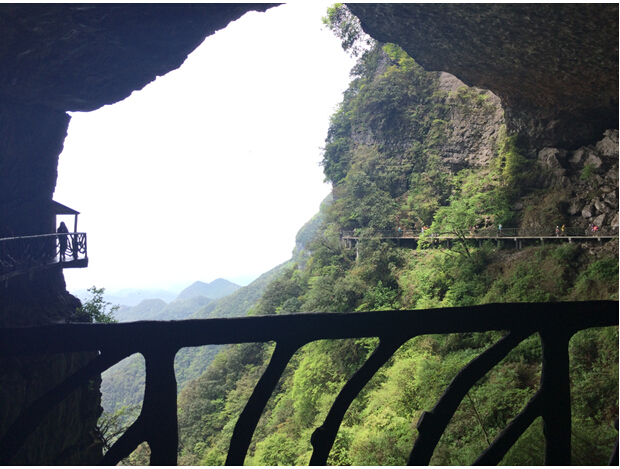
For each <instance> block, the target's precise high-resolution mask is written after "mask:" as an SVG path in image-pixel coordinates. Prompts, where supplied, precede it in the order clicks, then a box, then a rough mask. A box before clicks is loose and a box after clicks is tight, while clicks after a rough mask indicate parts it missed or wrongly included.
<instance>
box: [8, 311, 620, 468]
mask: <svg viewBox="0 0 620 469" xmlns="http://www.w3.org/2000/svg"><path fill="white" fill-rule="evenodd" d="M617 324H618V302H617V301H592V302H566V303H520V304H519V303H510V304H489V305H483V306H473V307H462V308H444V309H434V310H416V311H380V312H367V313H332V314H317V313H304V314H291V315H278V316H262V317H244V318H228V319H203V320H184V321H161V322H158V321H148V322H135V323H123V324H68V325H51V326H42V327H24V328H13V329H0V357H17V356H25V355H36V354H41V353H46V354H51V353H68V352H86V351H93V350H99V351H100V354H99V355H98V356H97V357H96V358H95V359H93V360H92V361H91V362H90V363H89V364H88V365H86V366H85V367H84V368H83V369H82V370H80V371H77V372H76V373H75V374H73V375H71V376H69V377H68V378H67V379H65V381H64V382H62V383H60V384H59V385H57V386H56V387H54V388H53V389H51V390H50V391H49V392H48V393H47V394H45V395H44V396H41V397H39V398H38V399H37V400H36V401H34V402H33V403H32V404H30V405H29V407H27V408H26V409H25V410H23V411H22V413H21V415H20V416H19V417H18V419H17V420H16V421H15V422H13V423H12V425H11V427H10V428H9V429H8V431H7V432H6V434H5V435H4V436H3V439H2V440H0V463H1V464H10V463H11V460H12V458H13V457H14V455H15V454H16V453H17V451H18V450H19V449H20V447H21V446H22V445H23V444H24V442H25V441H26V438H27V437H28V435H29V434H31V433H32V431H33V430H34V429H36V427H37V425H38V424H39V423H40V422H41V421H42V420H43V419H44V418H45V416H46V415H47V414H48V413H49V412H50V410H51V409H52V408H53V407H54V406H55V405H56V404H58V403H59V402H60V401H61V400H62V399H63V398H64V397H66V396H67V395H69V394H70V393H71V392H72V391H73V390H74V389H76V388H77V387H78V386H79V385H80V384H82V383H84V382H85V381H87V380H89V379H91V378H92V377H93V376H95V375H98V374H100V373H101V372H102V371H104V370H105V369H107V368H109V367H110V366H112V365H114V364H115V363H117V362H118V361H120V360H122V359H123V358H125V357H127V356H129V355H131V354H133V353H141V354H142V355H143V356H144V358H145V361H146V386H145V394H144V401H143V405H142V411H141V414H140V416H139V417H138V419H137V420H136V421H135V422H134V423H133V425H132V426H131V427H130V428H129V429H128V430H127V431H126V432H125V433H124V434H123V435H122V436H121V437H120V438H119V439H118V441H117V442H116V443H115V444H114V445H113V446H112V448H111V449H110V450H109V451H108V452H107V453H106V454H105V456H104V457H103V459H102V460H101V463H102V464H112V465H114V464H117V463H118V462H120V461H121V460H122V459H123V458H125V457H127V456H128V455H129V454H131V452H132V451H133V450H134V449H135V448H137V446H138V445H139V444H140V443H142V442H144V441H146V442H147V443H148V444H149V446H150V449H151V464H154V465H174V464H176V462H177V450H178V424H177V401H176V399H177V387H176V380H175V374H174V357H175V354H176V353H177V351H178V350H179V349H180V348H182V347H196V346H201V345H207V344H231V343H247V342H270V341H275V342H276V348H275V351H274V353H273V355H272V357H271V361H270V363H269V365H268V367H267V369H266V371H265V373H264V374H263V376H262V377H261V378H260V380H259V381H258V383H257V385H256V387H255V389H254V391H253V393H252V395H251V396H250V399H249V401H248V403H247V405H246V407H245V409H244V410H243V412H242V413H241V415H240V417H239V419H238V421H237V423H236V426H235V429H234V432H233V436H232V440H231V443H230V448H229V452H228V458H227V460H226V463H227V464H229V465H242V464H243V462H244V459H245V457H246V453H247V450H248V447H249V445H250V441H251V439H252V435H253V433H254V430H255V428H256V425H257V423H258V421H259V419H260V416H261V414H262V412H263V410H264V408H265V405H266V404H267V401H268V400H269V397H270V396H271V394H272V392H273V390H274V388H275V386H276V384H277V383H278V380H279V379H280V377H281V376H282V373H283V371H284V369H285V367H286V365H287V363H288V362H289V360H290V359H291V357H292V355H293V354H294V353H295V352H296V351H297V350H298V349H299V348H300V347H302V346H303V345H305V344H307V343H309V342H312V341H316V340H320V339H347V338H360V337H378V338H379V339H380V342H379V345H378V347H377V349H376V350H375V351H374V352H373V354H372V355H371V356H370V358H369V359H368V360H367V362H366V363H365V364H364V365H362V366H361V368H360V369H359V370H358V371H357V372H356V373H355V374H354V375H353V376H352V378H351V379H350V380H349V381H348V382H347V383H346V384H345V385H344V387H343V388H342V390H341V392H340V394H339V395H338V396H337V397H336V399H335V401H334V403H333V406H332V408H331V410H330V411H329V413H328V415H327V417H326V418H325V421H324V422H323V424H322V425H321V426H320V427H318V428H317V429H316V430H315V431H314V433H313V435H312V438H311V443H312V446H313V448H314V452H313V454H312V458H311V461H310V463H311V464H313V465H325V464H326V462H327V458H328V455H329V452H330V450H331V448H332V446H333V443H334V440H335V438H336V434H337V432H338V429H339V427H340V424H341V422H342V419H343V416H344V414H345V412H346V410H347V408H348V407H349V405H350V404H351V402H352V401H353V399H354V398H355V397H356V396H357V395H358V394H359V392H360V391H361V390H362V388H363V387H364V386H365V385H366V383H368V381H369V380H370V379H371V378H372V376H373V375H374V374H375V373H376V372H377V370H378V369H379V368H380V367H381V366H382V365H383V364H385V363H386V362H387V361H388V360H389V359H390V357H391V356H392V355H393V354H394V353H395V351H396V350H398V348H399V347H400V346H401V345H402V344H404V343H405V342H406V341H407V340H409V339H411V338H413V337H415V336H418V335H425V334H448V333H456V332H461V333H463V332H483V331H489V330H499V331H506V335H505V336H504V337H503V338H502V339H501V340H499V341H498V342H497V343H496V344H494V345H493V346H491V347H490V348H489V349H487V350H486V351H484V352H483V353H481V354H480V355H479V356H478V357H477V358H475V359H474V360H473V361H471V362H470V363H469V364H468V365H466V366H465V367H464V368H463V369H461V371H460V372H459V373H458V374H457V375H456V376H455V377H454V379H453V380H452V382H451V383H450V385H449V386H448V388H447V389H446V390H445V392H444V394H443V395H442V396H441V398H440V399H439V401H438V402H437V403H436V405H435V407H434V408H433V409H432V410H430V411H428V412H425V413H424V414H423V415H422V417H421V418H420V419H419V421H418V424H417V429H418V433H419V435H418V438H417V440H416V441H415V443H414V445H413V448H412V451H411V454H410V458H409V464H415V465H418V464H428V463H429V461H430V459H431V456H432V454H433V451H434V449H435V447H436V445H437V443H438V442H439V439H440V438H441V435H442V434H443V432H444V431H445V429H446V426H447V425H448V423H449V421H450V419H451V417H452V415H453V414H454V412H455V411H456V409H457V407H458V405H459V403H460V402H461V400H462V399H463V398H464V397H465V396H466V394H467V392H468V391H469V390H470V389H471V387H472V386H473V385H474V384H475V383H476V382H477V381H478V380H479V379H480V378H482V377H483V376H484V375H485V374H486V373H487V372H489V371H490V370H491V369H492V368H493V367H494V366H495V365H496V364H498V363H499V362H500V361H501V360H502V359H503V358H504V357H506V355H507V354H508V353H509V352H510V350H512V349H513V348H514V347H516V346H517V345H518V344H519V343H520V342H521V341H523V340H524V339H526V338H527V337H528V336H530V335H532V334H535V333H538V334H539V335H540V338H541V342H542V375H541V382H540V388H539V390H538V391H537V392H536V394H535V395H534V396H533V397H532V399H531V400H530V401H529V403H528V404H527V405H526V406H525V408H524V409H523V410H522V411H521V413H519V414H518V415H517V416H516V417H515V418H514V419H513V420H512V421H510V422H509V423H508V425H507V426H506V428H505V429H504V430H503V431H502V432H501V433H500V434H499V436H498V437H497V438H496V439H495V440H494V441H493V442H492V443H491V444H490V445H489V447H488V448H487V449H486V450H485V451H484V452H483V453H482V454H481V455H480V456H479V457H478V459H477V460H476V461H475V464H484V465H488V464H497V463H499V462H500V461H501V460H502V458H503V457H504V455H505V454H506V453H507V451H508V450H509V449H510V448H511V447H512V446H513V445H514V444H515V442H516V441H517V439H518V438H519V436H520V435H521V434H522V433H523V432H524V431H525V430H526V429H527V428H528V427H529V425H530V424H531V423H532V422H533V421H534V420H535V419H536V418H537V417H539V416H541V417H542V419H543V421H544V426H545V431H544V435H545V439H546V452H545V463H546V464H553V465H569V464H570V462H571V398H570V378H569V362H568V360H569V358H568V342H569V340H570V338H571V336H572V335H573V334H575V333H576V332H577V331H579V330H582V329H586V328H590V327H597V326H613V325H617ZM614 461H615V464H617V463H618V450H617V445H616V449H615V450H614V452H613V454H612V458H611V462H614Z"/></svg>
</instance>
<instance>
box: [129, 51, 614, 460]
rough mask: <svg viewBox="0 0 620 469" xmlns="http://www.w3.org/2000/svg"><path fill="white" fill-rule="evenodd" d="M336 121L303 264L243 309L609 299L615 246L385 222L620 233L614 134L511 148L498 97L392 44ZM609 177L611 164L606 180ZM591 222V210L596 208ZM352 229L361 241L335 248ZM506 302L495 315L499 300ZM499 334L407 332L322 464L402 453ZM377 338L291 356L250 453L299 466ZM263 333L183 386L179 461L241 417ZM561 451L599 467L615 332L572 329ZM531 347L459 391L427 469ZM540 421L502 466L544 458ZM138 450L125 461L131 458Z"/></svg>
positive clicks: (224, 446) (462, 450)
mask: <svg viewBox="0 0 620 469" xmlns="http://www.w3.org/2000/svg"><path fill="white" fill-rule="evenodd" d="M353 77H354V80H353V82H352V83H351V86H350V88H349V90H348V91H347V92H346V93H345V94H344V100H343V102H342V104H341V106H340V108H339V109H338V110H337V111H336V113H335V114H334V116H333V117H332V120H331V125H330V129H329V133H328V136H327V139H326V147H325V153H324V160H323V167H324V170H325V175H326V178H327V179H328V180H329V181H331V182H332V183H333V185H334V190H333V202H332V203H331V204H329V205H328V204H325V206H324V207H323V210H324V212H325V222H324V223H323V224H322V226H321V227H320V229H319V230H318V233H317V234H316V236H314V238H313V239H312V241H311V242H310V243H309V244H308V245H307V246H306V249H305V252H306V254H307V257H306V258H305V259H304V261H303V263H301V262H300V263H296V264H293V265H289V266H287V267H286V269H285V270H284V271H283V272H282V273H281V275H280V276H279V278H277V279H275V280H274V281H272V282H271V283H270V284H269V285H268V286H267V288H266V289H265V292H264V294H263V295H262V297H261V299H260V300H259V301H258V303H257V304H256V306H254V307H253V308H252V309H251V310H250V313H249V314H254V315H263V314H290V313H295V312H299V311H302V312H304V311H308V312H310V311H315V312H326V313H329V312H347V311H366V310H384V309H385V310H389V309H427V308H440V307H447V306H466V305H476V304H484V303H491V302H499V303H501V302H539V301H566V300H589V299H616V300H617V299H618V243H617V240H616V241H612V242H609V243H607V244H602V245H599V244H597V243H572V244H569V243H567V242H561V243H555V244H547V245H531V246H529V247H526V248H524V249H521V250H512V249H508V248H504V249H498V248H497V246H496V245H494V244H484V245H482V246H480V247H478V245H477V244H476V245H474V244H470V245H468V244H467V243H455V244H454V245H453V246H452V248H451V249H449V250H448V249H445V248H442V249H429V243H424V242H421V243H419V245H418V248H417V249H414V250H412V249H404V248H401V247H398V246H397V245H395V244H393V243H390V242H385V241H384V240H382V239H381V238H380V236H379V232H380V231H381V230H392V231H394V230H396V229H397V228H398V227H402V228H403V229H412V228H414V227H415V228H417V229H419V228H420V227H422V226H428V227H429V228H430V229H429V230H428V231H430V232H444V233H445V232H449V233H454V234H455V236H459V235H463V234H467V233H469V232H470V231H471V230H472V229H473V227H476V228H484V227H485V226H486V227H488V226H497V225H498V224H500V223H501V224H503V226H505V227H523V226H530V227H538V228H540V229H545V227H546V229H548V230H550V234H551V233H552V232H553V228H554V227H555V225H557V224H560V225H561V224H566V225H567V226H582V227H583V229H584V230H585V229H586V227H587V226H588V224H590V223H592V222H593V221H595V219H596V222H598V223H599V224H600V225H602V226H603V225H604V226H606V227H607V228H609V229H610V230H613V227H614V225H615V228H616V229H617V220H618V219H617V214H616V215H615V218H614V211H615V212H617V207H618V202H617V199H618V183H617V172H618V132H617V131H616V130H610V131H608V132H606V133H605V135H601V139H600V141H599V142H592V144H591V145H589V146H588V147H584V148H581V149H579V150H577V151H574V152H567V151H565V150H562V149H532V148H520V147H519V146H518V145H517V137H518V136H517V135H507V134H506V131H505V128H504V126H503V113H502V108H501V103H500V102H499V100H498V99H497V98H496V97H495V96H493V95H492V94H491V93H489V92H486V91H484V90H480V89H476V88H468V87H466V86H465V85H463V84H462V83H459V82H458V80H456V79H455V78H454V77H451V76H449V75H448V74H444V73H428V72H426V71H424V70H423V69H421V68H420V67H419V66H418V65H417V64H416V63H415V62H414V61H413V60H412V59H410V58H409V57H408V56H407V55H406V54H404V53H403V52H402V51H401V50H400V49H398V48H397V47H395V46H392V45H380V44H376V45H375V46H374V47H373V49H372V50H371V51H370V52H368V53H367V54H365V55H364V56H362V58H361V59H360V61H359V63H358V65H357V67H356V69H354V71H353ZM614 175H615V176H614ZM597 217H598V218H597ZM343 230H355V231H356V233H357V234H358V235H359V238H360V241H359V244H358V248H357V250H356V249H347V248H346V247H345V246H344V245H343V243H341V242H340V233H341V232H342V231H343ZM498 314H501V311H498ZM501 336H502V333H501V332H499V331H498V332H487V333H476V334H454V335H449V336H427V337H418V338H416V339H413V340H411V341H410V342H408V343H407V344H406V345H404V346H403V347H402V348H401V349H400V350H399V351H398V352H397V354H396V355H395V356H394V357H393V359H392V360H390V362H389V363H388V364H387V365H386V366H385V367H384V368H383V369H382V370H381V371H380V372H379V373H378V374H377V375H376V376H375V377H374V378H373V380H372V381H371V383H370V384H369V385H368V386H367V387H366V389H365V390H364V391H363V392H362V394H361V395H359V396H358V397H357V399H356V400H355V401H354V403H353V405H352V406H351V408H350V409H349V411H348V412H347V415H346V416H345V420H344V422H343V425H342V426H341V428H340V432H339V436H338V438H337V439H336V443H335V446H334V448H333V450H332V453H331V455H330V460H329V461H330V463H332V464H354V465H368V464H370V465H375V464H376V465H384V464H385V465H397V464H404V463H405V462H406V458H407V457H408V454H409V452H410V451H411V447H412V443H413V440H414V438H415V435H416V433H417V430H416V429H415V428H416V424H417V421H418V419H419V417H420V416H421V414H422V412H423V411H424V410H430V408H432V406H433V405H434V403H435V402H436V400H437V399H438V397H439V396H440V395H441V393H442V392H443V390H444V388H445V387H446V386H447V384H448V383H449V382H450V380H451V379H452V378H453V377H454V376H455V374H456V373H457V372H458V370H459V369H460V368H461V367H462V366H464V365H465V364H466V363H467V362H469V361H470V360H471V359H472V358H474V357H475V356H477V355H478V354H480V353H481V352H482V351H483V350H485V349H486V348H487V347H489V346H490V345H491V344H492V343H494V342H495V341H496V340H497V339H498V338H499V337H501ZM375 346H376V341H375V340H367V339H365V340H342V341H322V342H317V343H312V344H309V345H307V346H306V347H304V348H303V349H302V350H300V351H298V352H297V353H296V354H295V356H294V357H293V359H292V361H291V363H290V364H289V366H288V367H287V370H286V371H285V373H284V375H283V377H282V379H281V380H280V383H279V384H278V386H277V388H276V391H275V393H274V395H273V396H272V398H271V400H270V401H269V404H268V405H267V409H266V411H265V413H264V414H263V416H262V418H261V420H260V422H259V425H258V428H257V430H256V433H255V436H254V439H253V441H252V445H251V447H250V454H249V456H248V458H247V459H246V464H247V463H249V464H256V465H263V464H265V465H275V464H286V465H292V464H296V465H297V464H307V463H308V462H309V458H310V454H311V446H310V435H311V434H312V432H313V431H314V429H315V428H316V427H317V426H318V425H320V424H321V422H322V419H323V418H324V417H325V415H326V413H327V411H328V410H329V407H330V406H331V403H332V402H333V400H334V398H335V396H336V395H337V393H338V391H339V390H340V388H341V387H342V385H343V384H344V382H345V381H346V379H348V377H350V376H351V374H352V373H353V372H354V371H355V369H356V368H357V367H358V366H359V365H360V364H361V363H363V361H364V360H365V359H366V358H367V357H368V355H369V354H370V353H371V352H372V350H373V349H374V347H375ZM272 350H273V346H272V345H271V344H243V345H236V346H231V347H229V348H228V349H226V350H224V351H222V352H221V353H220V354H219V355H218V356H217V357H216V358H215V360H214V361H213V363H212V365H211V366H210V367H209V368H208V369H207V370H206V371H205V373H204V374H203V375H202V376H201V377H200V378H198V379H197V380H195V381H193V382H191V383H189V384H188V385H187V387H186V388H185V389H184V390H183V391H182V392H181V393H180V395H179V426H180V441H181V449H180V451H181V459H180V462H181V463H183V464H222V463H223V461H224V458H225V455H226V452H227V450H228V444H229V442H230V437H231V434H232V430H233V427H234V424H235V422H236V419H237V416H238V415H239V413H240V412H241V410H242V409H243V406H244V405H245V402H246V401H247V399H248V397H249V395H250V393H251V391H252V389H253V387H254V385H255V384H256V382H257V380H258V378H259V377H260V375H261V373H262V371H263V370H264V369H265V367H266V364H267V362H268V358H269V356H270V354H271V353H272ZM570 353H571V380H572V397H573V453H574V454H573V461H574V462H575V463H577V464H604V463H606V462H607V459H608V458H609V454H610V452H611V448H612V446H613V444H614V441H615V438H616V437H617V431H616V430H615V429H614V428H613V420H614V418H615V417H616V416H617V415H618V389H617V383H618V328H617V327H613V328H604V329H596V330H595V329H592V330H587V331H582V332H580V333H578V334H577V335H576V336H575V337H574V338H573V339H572V341H571V346H570ZM540 358H541V350H540V341H539V338H538V337H537V336H532V337H530V338H529V339H527V340H526V341H525V342H523V343H522V344H521V345H520V346H519V347H518V348H517V349H515V350H514V351H513V352H511V353H510V354H509V356H508V357H507V358H506V359H505V360H504V361H502V362H501V363H500V364H499V365H498V366H497V367H495V368H494V369H493V370H492V371H491V372H490V373H489V374H488V375H487V376H486V377H485V378H483V379H482V380H481V381H479V382H478V383H477V384H476V385H475V386H474V388H473V389H472V390H471V391H470V393H469V394H468V396H467V398H466V399H465V401H464V402H463V403H462V404H461V406H460V408H459V410H458V411H457V413H456V415H455V416H454V418H453V419H452V421H451V423H450V425H449V427H448V429H447V431H446V433H445V434H444V436H443V438H442V440H441V441H440V443H439V446H438V447H437V449H436V451H435V454H434V456H433V459H432V464H459V465H460V464H469V463H471V462H472V461H473V460H474V459H475V457H476V456H477V455H478V454H479V453H480V452H481V451H482V450H483V449H484V448H485V447H486V446H487V445H488V443H489V442H490V441H492V440H493V438H495V436H496V435H497V434H498V432H499V431H500V430H501V429H502V428H503V427H504V426H505V425H506V423H507V422H508V421H509V420H510V419H511V418H513V417H514V416H515V415H516V413H518V412H519V411H520V410H521V408H522V406H523V405H524V404H525V403H526V402H527V400H528V399H529V398H530V397H531V396H532V395H533V394H534V393H535V392H536V390H537V389H538V385H539V380H540ZM543 453H544V443H543V442H542V425H541V423H540V421H536V422H535V423H534V424H533V425H532V426H531V428H530V429H529V430H528V431H527V432H526V433H525V434H524V435H523V437H522V438H521V439H520V440H519V442H518V443H517V445H516V446H515V447H514V448H513V450H511V451H510V453H509V454H508V455H507V456H506V458H504V461H503V463H504V464H542V461H543V459H542V458H543ZM134 461H136V459H134Z"/></svg>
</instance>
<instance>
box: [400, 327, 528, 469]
mask: <svg viewBox="0 0 620 469" xmlns="http://www.w3.org/2000/svg"><path fill="white" fill-rule="evenodd" d="M531 334H532V332H531V331H529V330H528V331H511V332H510V333H508V335H506V336H504V337H502V338H501V339H500V340H499V341H497V342H496V343H495V344H493V345H492V346H491V347H489V348H488V349H487V350H485V351H484V352H482V353H481V354H480V355H478V356H477V357H476V358H474V359H473V360H472V361H471V362H469V363H468V364H467V365H465V366H464V367H463V368H461V370H460V371H459V372H458V374H457V375H456V376H455V377H454V379H453V380H452V382H451V383H450V384H449V385H448V387H447V388H446V390H445V391H444V393H443V394H442V396H441V397H440V398H439V400H438V401H437V404H435V407H433V410H431V411H430V412H424V413H423V414H422V416H421V417H420V419H419V420H418V425H417V429H418V438H417V439H416V441H415V443H414V444H413V449H412V450H411V454H410V455H409V461H408V462H407V465H409V466H426V465H428V464H429V462H430V460H431V457H432V456H433V452H434V451H435V447H436V446H437V443H439V439H440V438H441V435H443V432H444V431H445V429H446V427H447V426H448V424H449V423H450V419H451V418H452V416H453V415H454V412H456V409H457V408H458V406H459V404H460V403H461V401H462V400H463V398H464V397H465V395H466V394H467V393H468V392H469V390H470V389H471V388H472V386H473V385H474V384H476V382H478V380H479V379H481V378H482V377H483V376H484V375H486V374H487V373H488V372H489V371H490V370H491V369H492V368H493V367H494V366H495V365H497V364H498V363H499V362H500V361H502V360H503V359H504V357H505V356H506V355H508V353H509V352H510V351H511V350H512V349H514V348H515V347H516V346H517V345H519V344H520V343H521V342H522V341H523V340H524V339H526V338H527V337H528V336H530V335H531Z"/></svg>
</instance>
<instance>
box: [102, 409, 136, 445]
mask: <svg viewBox="0 0 620 469" xmlns="http://www.w3.org/2000/svg"><path fill="white" fill-rule="evenodd" d="M140 409H141V406H139V405H132V406H124V407H121V408H120V409H118V410H117V411H116V412H114V413H112V414H109V413H107V412H104V413H103V414H101V417H99V420H98V421H97V428H96V431H97V433H98V434H99V437H100V438H101V441H102V442H103V451H104V453H106V452H107V451H108V450H109V449H110V448H111V447H112V445H113V444H114V442H115V441H116V440H118V439H119V437H120V436H121V435H122V434H123V433H125V430H127V429H128V428H129V427H130V426H131V424H132V423H133V422H135V420H136V419H137V418H138V414H139V413H140Z"/></svg>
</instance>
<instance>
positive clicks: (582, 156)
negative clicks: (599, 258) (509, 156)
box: [521, 129, 619, 232]
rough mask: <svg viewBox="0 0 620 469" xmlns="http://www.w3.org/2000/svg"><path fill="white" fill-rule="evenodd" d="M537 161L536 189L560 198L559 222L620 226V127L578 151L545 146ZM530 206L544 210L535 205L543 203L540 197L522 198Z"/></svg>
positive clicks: (606, 226) (608, 227)
mask: <svg viewBox="0 0 620 469" xmlns="http://www.w3.org/2000/svg"><path fill="white" fill-rule="evenodd" d="M536 163H537V167H538V169H539V170H538V171H536V177H535V178H534V180H535V186H536V188H538V189H548V196H547V197H548V200H549V198H555V199H556V200H557V201H558V204H557V206H558V213H557V216H556V218H555V223H565V224H566V225H567V226H573V227H577V226H582V227H584V228H585V227H587V226H589V225H590V224H594V225H597V226H599V227H601V228H605V229H607V230H609V229H611V230H614V229H615V230H617V229H618V208H619V204H618V130H616V129H614V130H606V131H605V132H604V134H603V138H602V139H601V140H599V141H598V142H596V143H595V144H592V145H588V146H584V147H581V148H578V149H577V150H574V151H567V150H564V149H559V148H543V149H542V150H540V151H539V152H538V159H537V162H536ZM545 204H546V202H543V203H542V206H544V205H545ZM528 205H529V206H530V208H531V210H530V211H536V210H540V211H542V210H543V208H542V207H539V208H534V209H533V208H532V207H534V206H539V205H541V204H540V203H537V202H536V196H529V197H526V198H525V199H524V200H522V201H521V206H522V207H524V206H528ZM550 221H552V220H547V223H548V222H550ZM616 232H617V231H616Z"/></svg>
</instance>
